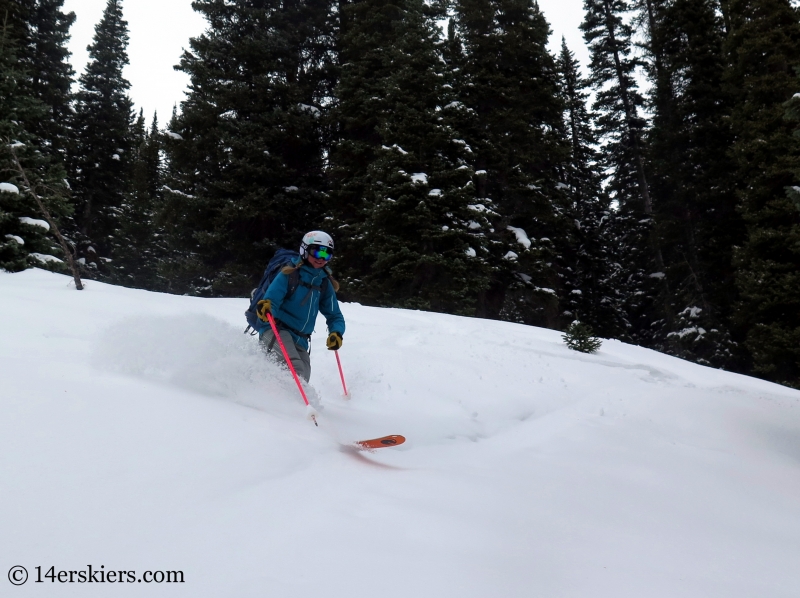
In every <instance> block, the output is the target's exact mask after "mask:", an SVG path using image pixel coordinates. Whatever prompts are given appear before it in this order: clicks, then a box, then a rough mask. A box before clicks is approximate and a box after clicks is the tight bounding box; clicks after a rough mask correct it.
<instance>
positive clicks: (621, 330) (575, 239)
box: [558, 39, 627, 337]
mask: <svg viewBox="0 0 800 598" xmlns="http://www.w3.org/2000/svg"><path fill="white" fill-rule="evenodd" d="M558 70H559V73H560V74H561V92H562V94H563V97H564V103H565V111H564V128H565V136H566V138H567V139H568V140H569V144H570V160H569V162H568V163H567V165H566V167H565V168H564V170H563V174H562V177H563V182H564V185H565V186H566V190H565V192H566V193H567V194H568V195H569V198H570V201H571V205H570V206H569V210H568V213H569V214H570V216H571V217H572V219H573V221H574V225H575V227H574V230H573V233H572V245H573V246H572V247H571V248H570V251H568V252H567V253H566V255H565V263H566V264H567V268H565V273H566V275H567V280H566V283H567V284H565V293H564V298H563V300H562V306H563V309H564V310H567V311H569V314H567V315H570V316H574V317H577V318H579V319H580V320H581V321H583V322H586V323H587V324H589V325H591V326H592V328H593V329H594V330H596V331H597V332H598V334H600V335H602V336H605V337H615V336H620V335H624V334H625V333H626V332H627V326H626V325H625V320H626V318H625V315H624V313H622V306H621V305H620V296H619V294H618V292H617V290H616V289H615V288H614V287H613V286H612V285H611V279H612V276H613V274H615V272H616V270H615V268H614V266H613V265H612V264H611V262H610V257H611V254H612V247H611V239H610V238H609V231H610V229H609V224H610V222H609V219H610V217H611V209H610V205H609V199H608V195H607V194H606V193H605V191H604V190H603V188H602V175H601V173H600V170H599V169H600V164H601V157H600V155H599V152H598V151H597V147H598V139H597V134H596V131H595V128H594V119H593V117H592V115H591V114H590V112H589V109H588V106H587V101H588V97H589V92H588V88H589V82H588V81H587V80H586V79H584V77H583V76H582V75H581V73H580V67H579V64H578V61H577V60H576V59H575V56H574V55H573V53H572V52H571V51H570V50H569V48H568V47H567V44H566V41H565V40H563V39H562V42H561V54H560V55H559V59H558Z"/></svg>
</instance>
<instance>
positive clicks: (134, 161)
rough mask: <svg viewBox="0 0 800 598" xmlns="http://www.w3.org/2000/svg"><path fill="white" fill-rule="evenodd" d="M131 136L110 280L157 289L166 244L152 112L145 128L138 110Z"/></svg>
mask: <svg viewBox="0 0 800 598" xmlns="http://www.w3.org/2000/svg"><path fill="white" fill-rule="evenodd" d="M131 139H132V152H131V158H130V169H131V171H130V174H129V177H128V179H129V187H128V189H127V191H126V193H125V200H124V202H123V204H122V206H120V211H119V226H118V228H117V230H116V231H115V234H114V239H113V244H112V256H113V260H114V261H113V270H112V280H113V281H114V282H118V283H120V284H123V285H125V286H131V287H136V288H147V289H160V288H162V287H163V284H161V282H160V280H159V277H158V267H159V265H160V261H161V259H163V257H164V253H165V248H164V247H163V246H162V240H161V237H162V234H161V227H160V225H159V222H158V216H157V214H158V212H159V209H160V206H161V201H162V200H161V192H160V191H161V177H162V173H161V170H162V167H161V156H160V151H161V133H160V132H159V130H158V116H157V115H154V116H153V122H152V124H151V126H150V130H149V132H148V131H147V130H146V128H145V119H144V114H143V113H142V112H141V111H140V113H139V117H138V118H137V120H136V122H135V123H134V125H133V128H132V131H131Z"/></svg>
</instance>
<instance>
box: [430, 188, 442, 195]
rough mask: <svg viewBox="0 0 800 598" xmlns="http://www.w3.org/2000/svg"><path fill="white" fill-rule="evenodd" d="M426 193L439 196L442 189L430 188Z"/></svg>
mask: <svg viewBox="0 0 800 598" xmlns="http://www.w3.org/2000/svg"><path fill="white" fill-rule="evenodd" d="M428 195H429V196H431V197H441V196H442V190H441V189H431V190H430V191H428Z"/></svg>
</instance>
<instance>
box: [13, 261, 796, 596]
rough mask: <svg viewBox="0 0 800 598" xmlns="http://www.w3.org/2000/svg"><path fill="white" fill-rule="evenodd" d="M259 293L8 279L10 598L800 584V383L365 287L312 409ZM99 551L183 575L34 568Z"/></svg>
mask: <svg viewBox="0 0 800 598" xmlns="http://www.w3.org/2000/svg"><path fill="white" fill-rule="evenodd" d="M245 304H246V301H245V300H242V299H238V300H231V299H198V298H190V297H177V296H169V295H161V294H156V293H148V292H144V291H138V290H130V289H123V288H117V287H112V286H108V285H104V284H101V283H97V282H90V283H89V284H88V288H87V290H85V291H83V292H80V293H78V292H76V291H75V290H74V289H73V288H72V287H71V286H70V281H69V279H68V278H67V277H64V276H58V275H54V274H50V273H47V272H44V271H38V270H29V271H26V272H23V273H20V274H0V380H2V383H1V386H0V539H1V540H0V566H1V567H0V569H2V571H0V572H2V575H3V577H2V578H0V586H3V585H5V586H6V587H3V588H2V591H0V595H3V596H19V597H24V596H76V597H77V596H81V597H83V596H162V595H163V596H170V597H192V598H198V597H237V598H246V597H264V596H276V597H282V598H295V597H297V598H310V597H314V598H319V597H334V598H338V597H351V596H380V597H381V598H400V597H403V598H409V597H422V598H427V597H437V598H441V597H444V598H449V597H453V598H455V597H459V598H469V597H490V596H492V597H493V596H510V597H545V598H549V597H575V598H578V597H580V598H584V597H589V598H603V597H609V598H611V597H613V598H627V597H631V598H633V597H636V598H643V597H646V598H659V597H664V598H675V597H682V598H693V597H698V598H699V597H703V598H712V597H720V598H738V597H742V598H743V597H753V598H756V597H758V598H764V597H770V598H782V597H787V598H789V597H792V598H796V597H797V596H799V595H800V566H798V563H800V501H798V496H800V392H797V391H793V390H789V389H787V388H783V387H780V386H776V385H772V384H769V383H766V382H762V381H759V380H755V379H752V378H747V377H744V376H739V375H735V374H730V373H725V372H720V371H716V370H711V369H707V368H703V367H700V366H697V365H694V364H690V363H687V362H683V361H680V360H678V359H674V358H671V357H668V356H665V355H661V354H658V353H655V352H652V351H648V350H644V349H641V348H638V347H632V346H629V345H625V344H623V343H620V342H616V341H607V342H605V344H604V345H603V348H602V349H601V351H600V353H598V354H597V355H591V356H589V355H583V354H579V353H575V352H572V351H569V350H568V349H566V347H565V346H564V345H563V343H562V342H561V338H560V334H559V333H557V332H554V331H550V330H542V329H537V328H531V327H525V326H519V325H514V324H508V323H501V322H493V321H483V320H477V319H467V318H459V317H455V316H447V315H441V314H429V313H422V312H413V311H403V310H392V309H376V308H367V307H363V306H360V305H356V304H344V305H343V306H342V311H343V312H344V314H345V317H346V319H347V334H346V335H345V343H344V347H343V348H342V351H341V353H340V355H341V358H342V363H343V366H344V368H345V374H346V375H347V377H348V386H350V387H351V390H352V395H353V397H352V399H351V400H349V401H347V400H345V399H343V398H342V396H341V385H340V382H339V379H338V372H337V370H336V361H335V359H334V357H333V355H332V354H331V353H329V352H328V351H326V350H325V349H324V322H323V321H322V320H320V321H319V322H318V325H317V334H316V335H315V337H314V344H313V352H312V362H313V368H314V371H313V373H312V379H311V383H312V385H313V387H314V388H315V389H316V391H317V392H318V394H319V398H320V399H321V404H322V407H323V411H322V412H321V414H320V418H319V420H320V427H319V428H315V427H314V426H313V424H311V423H310V422H309V421H308V420H306V419H304V407H303V405H302V402H301V399H300V398H299V394H298V393H297V391H296V388H294V387H293V383H292V382H291V380H290V379H289V375H288V373H286V372H285V371H283V370H280V369H279V368H277V367H275V366H272V365H268V364H266V362H265V360H264V358H263V356H262V355H261V354H259V352H258V350H257V348H256V346H255V345H256V343H255V342H254V340H253V339H252V338H250V337H246V336H244V335H242V334H241V331H242V330H243V328H244V319H243V316H242V312H243V310H244V309H245V307H246V305H245ZM384 434H403V435H405V436H406V437H407V438H408V442H407V443H406V444H405V445H403V446H400V447H396V448H393V449H383V450H382V451H379V452H376V453H372V454H354V453H352V452H350V451H347V450H344V449H342V444H347V443H349V442H352V441H353V440H356V439H360V438H370V437H375V436H380V435H384ZM90 564H91V565H92V567H93V569H94V570H97V569H100V567H101V566H102V567H104V569H103V570H124V571H136V575H135V577H140V576H141V574H142V573H143V572H145V571H147V570H150V571H158V570H162V571H176V570H181V571H183V572H184V578H185V581H184V583H183V584H167V583H162V584H155V583H152V584H145V583H141V582H135V581H134V582H133V583H113V584H110V583H97V582H95V583H78V582H77V579H78V578H77V577H74V579H75V580H76V581H75V582H74V583H69V582H66V583H53V582H51V581H50V580H49V579H45V580H44V581H43V582H42V583H36V582H35V579H36V575H37V574H36V569H35V568H36V567H37V566H41V567H42V573H43V574H44V573H45V572H46V571H47V570H48V569H49V568H50V567H51V566H53V567H55V572H56V573H57V572H58V571H60V570H63V571H71V570H72V571H81V570H83V571H86V570H87V569H88V566H89V565H90ZM12 566H25V567H26V568H27V570H28V572H29V575H30V579H29V581H28V583H26V584H25V585H23V586H20V587H17V588H14V587H12V586H11V585H10V584H9V583H8V582H7V581H6V579H5V576H6V571H8V570H9V569H10V568H11V567H12ZM64 577H65V578H66V577H67V576H64ZM110 585H113V588H112V587H109V586H110ZM54 586H58V587H54Z"/></svg>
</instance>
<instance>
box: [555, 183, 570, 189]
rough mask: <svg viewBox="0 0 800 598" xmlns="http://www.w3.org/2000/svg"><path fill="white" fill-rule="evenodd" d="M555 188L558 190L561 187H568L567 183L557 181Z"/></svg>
mask: <svg viewBox="0 0 800 598" xmlns="http://www.w3.org/2000/svg"><path fill="white" fill-rule="evenodd" d="M556 189H558V190H561V189H569V185H567V184H566V183H558V184H557V185H556Z"/></svg>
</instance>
